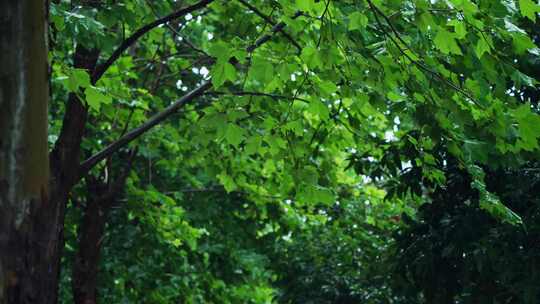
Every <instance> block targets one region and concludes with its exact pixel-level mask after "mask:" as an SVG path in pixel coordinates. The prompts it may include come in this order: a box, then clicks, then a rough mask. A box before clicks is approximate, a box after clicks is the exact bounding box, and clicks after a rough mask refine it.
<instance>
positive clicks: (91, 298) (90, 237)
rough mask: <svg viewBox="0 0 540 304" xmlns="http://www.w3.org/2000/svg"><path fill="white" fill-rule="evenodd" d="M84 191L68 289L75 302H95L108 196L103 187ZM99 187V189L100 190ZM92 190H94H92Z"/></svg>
mask: <svg viewBox="0 0 540 304" xmlns="http://www.w3.org/2000/svg"><path fill="white" fill-rule="evenodd" d="M103 188H104V187H101V188H100V189H92V192H91V191H90V189H89V191H88V195H87V201H86V206H85V207H84V215H83V223H82V226H81V227H80V231H79V233H78V234H79V239H78V243H79V248H78V249H77V254H76V256H75V262H74V263H73V275H72V290H73V301H74V302H75V303H76V304H96V303H97V283H98V281H97V279H98V267H99V256H100V253H101V241H102V240H103V236H104V233H105V223H106V219H107V213H108V211H109V205H110V200H111V199H112V197H110V196H107V195H106V193H104V191H103V190H105V191H106V190H108V189H103ZM100 190H101V191H100ZM94 191H96V192H94Z"/></svg>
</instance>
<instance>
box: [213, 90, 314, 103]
mask: <svg viewBox="0 0 540 304" xmlns="http://www.w3.org/2000/svg"><path fill="white" fill-rule="evenodd" d="M204 94H205V95H234V96H263V97H270V98H273V99H290V100H299V101H303V102H306V103H309V101H308V100H307V99H304V98H300V97H296V96H286V95H279V94H268V93H262V92H246V91H242V92H219V91H213V92H206V93H204Z"/></svg>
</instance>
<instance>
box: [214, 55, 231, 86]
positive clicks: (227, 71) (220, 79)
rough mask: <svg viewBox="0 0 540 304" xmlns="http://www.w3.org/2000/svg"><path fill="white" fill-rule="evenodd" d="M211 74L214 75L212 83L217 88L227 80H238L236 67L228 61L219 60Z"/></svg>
mask: <svg viewBox="0 0 540 304" xmlns="http://www.w3.org/2000/svg"><path fill="white" fill-rule="evenodd" d="M210 74H211V75H212V85H213V86H214V88H216V89H217V88H219V87H221V86H222V85H223V84H224V83H225V82H226V81H227V80H229V81H231V82H232V81H235V80H236V69H235V68H234V66H233V65H232V64H230V63H229V62H227V61H222V60H218V61H217V62H216V63H215V64H214V66H213V67H212V70H211V71H210Z"/></svg>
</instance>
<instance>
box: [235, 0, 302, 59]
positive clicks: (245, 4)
mask: <svg viewBox="0 0 540 304" xmlns="http://www.w3.org/2000/svg"><path fill="white" fill-rule="evenodd" d="M238 2H240V3H241V4H242V5H243V6H245V7H247V8H249V9H250V10H251V11H253V12H254V13H255V15H257V16H259V17H261V18H262V19H263V20H264V21H266V23H269V24H270V25H272V26H275V25H276V22H275V21H274V20H272V18H270V16H267V15H265V14H264V13H263V12H261V11H260V10H259V9H258V8H256V7H255V6H253V5H251V4H250V3H248V2H247V1H245V0H238ZM280 32H281V34H282V35H283V37H285V38H287V40H289V41H290V42H291V43H292V44H293V45H294V46H295V47H296V48H297V49H298V52H301V51H302V46H300V44H298V42H296V40H294V38H293V37H292V36H291V35H289V34H288V33H287V32H285V31H284V30H283V29H281V30H280Z"/></svg>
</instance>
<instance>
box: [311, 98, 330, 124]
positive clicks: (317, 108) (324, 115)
mask: <svg viewBox="0 0 540 304" xmlns="http://www.w3.org/2000/svg"><path fill="white" fill-rule="evenodd" d="M307 111H308V112H309V113H311V114H313V115H316V116H318V117H319V118H320V119H322V120H327V119H328V118H329V117H330V110H328V107H327V106H326V105H325V104H324V103H323V102H322V101H321V100H319V99H313V100H312V101H311V102H310V103H309V106H308V109H307Z"/></svg>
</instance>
